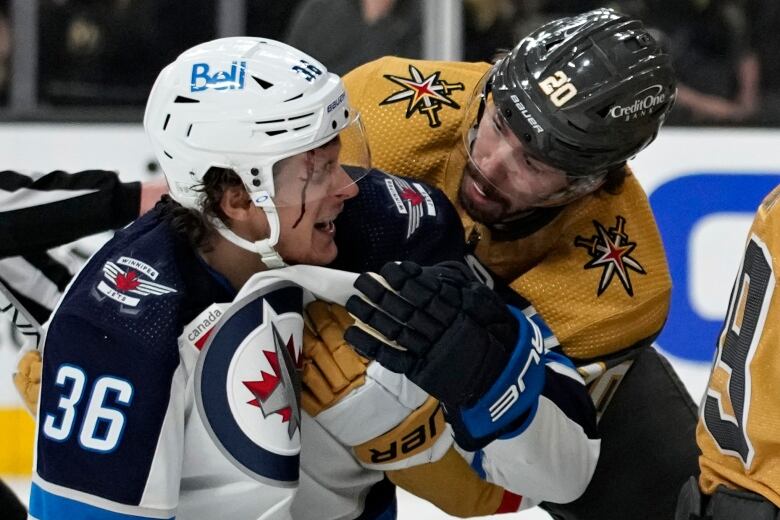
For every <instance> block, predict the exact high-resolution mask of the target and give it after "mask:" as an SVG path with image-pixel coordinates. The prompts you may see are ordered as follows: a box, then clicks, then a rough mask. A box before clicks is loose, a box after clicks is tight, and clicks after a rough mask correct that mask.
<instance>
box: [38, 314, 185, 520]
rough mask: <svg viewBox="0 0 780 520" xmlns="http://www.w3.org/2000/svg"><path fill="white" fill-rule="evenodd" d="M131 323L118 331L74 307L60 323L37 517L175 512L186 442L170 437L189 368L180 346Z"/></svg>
mask: <svg viewBox="0 0 780 520" xmlns="http://www.w3.org/2000/svg"><path fill="white" fill-rule="evenodd" d="M95 321H99V322H100V325H96V324H94V323H95ZM128 323H132V321H128V320H125V321H124V322H122V321H120V322H119V324H118V325H117V327H115V328H112V327H109V326H107V325H106V320H105V319H101V320H90V319H88V318H87V317H85V316H80V315H78V314H75V313H74V314H68V313H66V314H64V315H63V314H57V315H55V317H54V319H53V320H52V323H51V326H50V329H49V331H48V333H47V337H46V342H45V350H44V357H43V374H42V383H41V397H40V408H39V412H38V417H39V424H38V432H37V446H36V450H37V451H36V476H35V479H34V482H33V489H32V493H31V501H30V513H31V515H32V516H33V517H35V518H39V519H47V520H48V519H59V518H68V519H77V518H101V519H103V518H105V519H119V518H125V516H123V515H128V514H129V515H131V517H133V518H135V517H147V516H148V517H154V518H168V517H172V516H173V511H174V510H175V507H176V501H177V496H178V485H179V481H180V474H181V460H182V449H181V445H182V443H181V442H178V443H177V442H172V441H171V440H172V439H173V440H175V439H177V438H178V439H181V438H182V437H183V435H182V431H183V421H184V419H183V415H184V412H183V410H184V397H183V395H184V393H183V390H182V389H183V387H184V375H183V370H181V369H179V359H180V358H179V353H178V349H177V348H176V344H175V343H173V345H171V344H170V343H166V345H167V346H163V344H162V343H158V342H155V341H149V342H148V343H146V344H144V343H143V342H140V341H138V337H139V336H138V335H136V334H135V333H134V331H131V330H127V327H128V326H129V325H128ZM130 326H131V325H130ZM131 338H132V339H131ZM153 345H156V346H153ZM172 389H173V390H172ZM176 389H179V390H178V391H177V390H176ZM117 515H118V516H117Z"/></svg>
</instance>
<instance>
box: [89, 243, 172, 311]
mask: <svg viewBox="0 0 780 520" xmlns="http://www.w3.org/2000/svg"><path fill="white" fill-rule="evenodd" d="M120 265H124V266H127V267H128V269H127V270H125V269H122V267H120ZM158 275H159V273H158V272H157V271H156V270H155V269H154V268H152V267H151V266H149V265H148V264H146V263H144V262H141V261H140V260H136V259H134V258H130V257H126V256H123V257H121V258H119V259H118V260H117V261H116V262H112V261H108V262H106V263H105V264H104V265H103V277H104V278H105V280H101V281H100V283H99V284H98V285H97V290H98V291H100V292H101V293H102V294H103V295H105V296H108V297H109V298H111V299H112V300H114V301H117V302H119V303H121V304H122V305H126V306H128V307H137V306H138V304H139V303H140V302H141V298H140V297H144V296H152V295H154V296H160V295H163V294H169V293H174V292H176V289H174V288H173V287H168V286H166V285H162V284H159V283H156V282H153V281H151V280H154V279H156V278H157V276H158ZM150 278H151V280H150ZM131 294H134V295H137V296H139V297H135V296H131Z"/></svg>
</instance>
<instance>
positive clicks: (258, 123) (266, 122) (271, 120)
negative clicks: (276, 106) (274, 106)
mask: <svg viewBox="0 0 780 520" xmlns="http://www.w3.org/2000/svg"><path fill="white" fill-rule="evenodd" d="M271 123H284V119H269V120H268V121H255V124H256V125H268V124H271Z"/></svg>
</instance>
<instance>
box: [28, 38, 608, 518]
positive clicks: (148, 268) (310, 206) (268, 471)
mask: <svg viewBox="0 0 780 520" xmlns="http://www.w3.org/2000/svg"><path fill="white" fill-rule="evenodd" d="M280 49H281V51H280ZM285 53H288V54H285ZM289 53H292V56H291V55H290V54H289ZM278 54H285V55H284V56H283V57H282V58H281V59H280V58H279V56H278ZM276 65H278V66H276ZM334 78H335V77H334V76H332V75H328V74H327V72H326V71H325V69H324V67H322V65H320V64H319V63H317V62H316V61H314V60H312V59H311V58H309V57H307V56H305V55H301V54H299V53H296V52H295V51H294V50H292V49H290V48H289V47H286V46H281V45H280V44H277V43H276V42H271V41H268V40H257V39H228V40H218V41H216V42H212V43H211V44H206V45H203V46H198V47H196V48H195V49H193V50H192V51H190V52H188V53H185V54H184V55H182V57H180V58H179V60H177V62H175V63H174V64H172V65H171V66H169V68H167V69H166V70H165V71H163V73H162V74H161V76H160V78H159V79H158V82H157V83H156V85H155V88H154V89H153V91H152V94H151V96H150V101H149V105H148V107H147V114H146V117H145V124H146V128H147V131H148V132H149V134H150V136H151V138H152V142H153V145H154V146H155V149H156V152H157V155H158V158H159V159H160V162H161V164H162V166H163V169H164V171H165V173H166V177H167V178H168V180H169V184H170V187H171V194H172V196H173V197H174V199H175V200H176V201H177V202H179V203H180V204H181V206H183V207H179V206H178V205H176V204H174V203H172V202H168V203H166V204H163V205H161V206H160V207H159V208H158V209H157V210H155V212H153V213H152V214H151V215H150V216H148V217H145V218H143V219H141V220H140V221H139V222H137V223H136V224H135V225H133V226H131V227H130V228H129V229H127V230H125V231H123V232H122V233H120V234H119V235H118V236H117V237H116V238H115V239H114V240H113V241H112V242H111V243H109V245H108V246H106V248H105V249H104V250H102V251H101V252H100V253H98V254H97V255H96V256H95V257H94V258H93V259H92V260H91V261H90V263H89V264H88V266H87V267H86V269H85V270H84V271H82V273H81V274H80V275H79V277H78V279H77V280H76V282H75V283H74V285H73V287H72V288H71V290H70V291H69V293H68V295H67V296H66V298H65V300H64V301H63V303H62V305H61V307H60V308H59V310H58V311H57V314H56V315H55V318H54V320H53V321H52V323H51V327H50V329H49V334H48V337H47V340H46V355H45V359H44V375H43V390H42V394H41V395H42V399H41V404H40V409H39V417H40V422H39V424H40V427H39V432H38V445H37V461H36V475H35V480H34V487H33V491H32V496H31V514H32V515H33V517H35V518H80V517H88V516H90V515H98V516H100V515H102V516H104V517H106V518H122V515H135V516H140V517H144V516H146V517H153V518H170V517H173V516H179V517H181V518H213V517H215V516H217V515H223V516H225V515H227V516H228V517H230V518H277V517H280V518H284V517H286V516H288V514H289V508H290V503H291V499H292V497H293V494H294V493H293V490H294V488H295V486H296V483H297V480H298V478H299V457H298V451H299V449H300V447H299V444H300V425H301V422H303V428H304V431H305V432H306V438H307V442H306V443H305V444H304V451H303V454H302V455H301V457H300V460H301V464H302V468H301V472H300V478H301V482H302V484H303V485H302V488H301V492H300V493H299V495H298V497H297V498H296V500H295V504H296V506H295V507H294V509H293V510H294V511H296V512H297V514H298V515H299V516H301V517H305V518H342V517H343V518H357V517H358V516H360V517H364V518H392V517H393V514H394V511H393V508H392V504H391V503H390V502H388V496H389V495H388V492H385V493H384V496H382V493H381V492H375V491H376V490H377V489H381V488H382V487H381V486H377V484H378V483H381V482H382V476H383V472H384V471H385V470H402V469H404V468H407V467H409V466H411V465H415V464H420V463H424V462H431V461H435V460H436V459H438V458H439V457H441V456H443V455H444V453H445V452H446V451H447V450H448V448H449V447H450V445H451V442H452V437H451V432H450V430H449V428H448V427H445V426H444V424H443V421H442V420H441V413H440V412H439V413H438V415H437V417H438V418H437V421H440V422H438V423H437V431H436V435H435V437H434V438H431V439H429V440H428V441H427V442H425V443H424V444H423V445H422V446H417V447H415V449H414V450H413V453H404V456H403V457H400V458H399V459H398V460H380V461H373V462H372V461H371V460H370V459H371V453H374V452H376V446H378V444H372V442H373V441H375V440H377V441H378V442H381V441H386V440H388V439H391V438H392V437H393V436H394V435H403V431H404V428H408V427H409V425H410V423H413V422H414V421H415V420H417V419H418V416H419V415H421V410H422V412H425V411H428V410H429V408H430V409H432V410H433V411H434V412H435V411H436V404H435V402H434V401H435V400H432V399H430V398H429V396H427V395H426V394H425V392H423V391H422V390H421V389H420V388H419V387H417V386H416V385H414V384H412V383H411V382H409V381H408V380H407V379H406V378H405V377H403V376H401V375H397V374H389V373H388V372H387V371H386V370H384V369H382V368H381V367H380V366H379V365H377V364H371V367H370V368H369V369H368V370H366V372H365V374H366V375H365V379H366V380H370V381H371V384H365V385H362V386H361V388H359V389H356V392H354V393H353V394H352V396H351V399H350V401H351V404H347V408H345V406H344V403H342V405H341V406H339V407H336V406H332V407H329V408H330V409H329V410H328V411H327V412H326V413H318V414H316V415H317V417H316V419H315V420H312V419H313V417H312V416H311V415H308V414H305V413H304V414H300V412H299V411H298V405H297V400H296V390H295V387H296V375H295V368H294V367H295V365H297V364H298V363H299V362H300V359H299V352H300V342H301V334H302V318H301V316H300V310H301V307H302V304H303V303H305V302H306V301H308V299H310V298H311V297H312V294H311V293H310V292H306V291H303V290H301V289H300V287H299V286H300V285H302V286H304V287H306V288H307V289H309V290H310V291H312V292H314V293H317V294H318V295H320V296H322V297H325V298H326V299H329V300H330V301H334V302H338V303H345V301H346V299H347V297H348V296H349V293H350V291H349V290H348V289H345V288H348V287H349V286H350V285H351V282H352V281H353V280H354V276H352V277H350V276H348V275H335V274H333V273H331V276H332V278H330V279H324V278H322V277H319V278H316V276H318V275H317V274H312V273H311V271H310V270H307V268H305V267H303V266H300V267H295V268H290V269H283V270H279V271H275V272H273V273H267V275H266V274H260V275H257V276H255V277H254V278H253V279H252V280H251V283H249V284H247V285H245V286H244V288H243V289H242V290H241V292H240V293H239V294H238V295H237V296H235V289H237V288H238V287H241V286H242V285H244V282H245V281H246V280H247V279H248V278H249V277H250V276H251V275H252V274H253V273H257V272H260V271H264V270H265V269H266V267H281V266H283V265H285V263H298V264H300V263H311V264H323V263H327V262H330V261H331V260H333V257H334V256H335V253H336V248H335V246H334V244H333V240H332V239H333V235H334V232H335V227H334V225H333V220H334V219H335V217H336V216H337V215H338V213H339V211H340V210H341V207H342V204H343V203H344V202H345V201H346V200H347V199H349V198H350V197H352V196H354V195H355V193H356V192H357V190H356V188H355V186H353V183H354V180H356V179H357V178H358V177H360V175H362V173H363V172H364V169H363V168H362V166H364V164H365V161H358V164H353V165H346V166H345V169H342V168H341V167H339V165H338V161H337V159H338V151H339V150H338V147H339V142H338V140H337V139H334V137H335V136H336V134H337V133H338V132H339V131H346V132H356V133H360V129H359V125H357V124H356V123H355V121H354V119H353V118H354V117H355V114H354V112H352V111H351V110H350V109H349V108H348V106H347V104H346V99H345V97H344V95H343V90H339V85H340V84H339V82H338V79H337V78H335V80H334ZM252 89H254V90H252ZM264 96H265V97H264ZM350 155H351V156H352V155H354V153H350ZM360 155H361V154H358V156H360ZM363 156H364V157H365V156H367V153H366V154H363ZM347 172H349V174H347ZM388 180H390V178H388V179H379V183H381V184H385V185H387V181H388ZM391 182H396V181H392V180H391ZM400 182H402V181H400ZM415 188H416V187H415ZM416 189H422V190H423V191H418V192H417V195H416V198H415V199H414V200H416V201H417V203H418V204H419V203H420V202H421V201H425V202H426V203H430V202H431V201H429V200H428V199H426V191H425V188H416ZM246 192H249V197H247V196H246ZM388 193H391V192H388ZM406 195H407V196H411V195H412V194H409V193H407V194H406ZM428 196H430V195H428ZM427 207H428V209H429V210H430V208H431V204H427ZM186 208H190V209H196V210H197V211H196V212H195V213H193V212H192V211H188V210H187V209H186ZM418 209H419V208H418ZM422 216H424V212H423V214H422ZM417 217H420V214H419V213H418V214H417ZM413 221H414V219H411V218H410V220H409V222H410V225H411V223H412V222H413ZM212 225H213V226H214V228H212V227H210V226H212ZM412 231H414V230H413V229H411V228H410V233H411V232H412ZM407 238H409V237H408V236H407ZM423 238H424V237H423ZM460 238H462V232H461V233H459V239H458V240H459V241H460ZM258 253H259V254H258ZM402 256H403V255H402ZM328 282H330V283H328ZM460 282H465V285H468V284H470V283H471V281H469V280H460V281H459V282H458V283H460ZM468 290H474V287H473V286H471V287H470V288H469V289H468ZM482 294H483V295H484V296H485V297H486V298H490V297H492V296H490V295H489V294H485V293H482ZM234 296H235V299H234V303H233V304H232V305H230V306H229V305H228V303H227V302H228V301H229V300H230V299H231V298H233V297H234ZM497 315H500V318H501V319H504V320H508V321H511V322H512V323H514V320H515V318H514V317H512V315H511V314H510V313H509V312H508V311H504V312H503V313H501V312H498V311H497ZM493 318H495V317H493ZM518 319H519V320H520V326H521V327H522V328H523V330H526V331H528V330H530V331H533V330H536V326H535V325H531V324H530V320H526V319H525V318H523V317H520V316H518ZM217 322H219V325H218V326H217V328H214V324H215V323H217ZM479 325H480V324H477V325H476V327H477V328H478V327H479ZM510 332H511V330H510ZM472 333H475V331H472ZM503 336H505V337H502V338H501V341H499V343H502V344H501V345H498V346H499V347H500V348H501V349H502V350H503V351H504V352H505V353H509V352H511V351H512V349H513V348H515V347H516V346H517V345H519V343H522V345H521V347H522V349H527V348H528V347H529V345H530V343H529V341H530V340H529V338H528V336H527V335H526V337H525V339H524V340H522V341H520V342H518V339H519V338H516V337H515V336H514V335H513V334H511V333H509V334H504V335H503ZM532 336H533V334H532ZM177 337H178V339H177V340H176V338H177ZM207 338H208V339H207ZM174 341H176V343H177V347H175V348H171V345H173V343H174ZM491 341H492V340H491ZM494 343H495V341H494ZM200 349H203V350H202V351H201V350H200ZM199 351H200V352H199ZM526 353H527V351H526ZM452 354H453V355H457V351H453V352H452ZM516 365H517V363H512V366H513V367H514V366H516ZM539 366H540V367H541V366H543V364H540V365H539ZM541 370H542V371H544V370H543V369H541ZM534 372H535V373H536V374H537V379H536V382H535V384H534V387H535V388H534V391H529V392H526V393H525V394H524V399H523V406H532V407H534V409H535V405H534V404H533V403H534V402H535V397H536V396H538V395H539V393H540V392H541V391H542V386H544V385H543V384H542V381H543V379H539V378H538V377H539V375H540V374H541V372H539V369H535V370H534ZM551 377H552V378H553V379H554V377H553V376H551V375H549V373H548V376H547V379H548V383H547V384H548V385H549V384H550V381H549V380H550V378H551ZM577 379H578V378H577V376H576V374H575V376H574V378H573V379H572V381H573V382H572V383H569V385H570V386H573V387H574V391H573V392H572V393H573V394H576V395H577V396H578V397H583V399H579V400H577V402H585V403H586V404H587V403H589V401H587V399H586V398H584V396H585V394H584V389H583V388H582V385H581V381H578V380H577ZM501 384H502V383H501V382H500V381H499V382H497V385H498V386H500V385H501ZM569 390H571V388H569V389H567V392H569ZM380 394H381V395H380ZM377 396H379V399H377ZM355 403H363V404H364V405H366V404H371V405H374V406H376V407H378V408H379V409H380V411H379V413H377V411H376V409H375V408H373V407H368V406H357V407H356V406H354V404H355ZM422 405H425V407H423V406H422ZM428 405H432V408H431V406H428ZM560 406H561V401H560V400H558V401H556V402H554V403H553V407H554V408H555V407H558V408H559V409H558V410H557V411H556V410H552V416H554V417H559V418H560V419H559V420H558V423H557V424H559V425H560V426H561V427H562V428H563V429H564V430H565V431H567V432H570V433H567V434H566V436H565V438H566V440H567V446H566V448H567V450H566V451H561V453H577V454H579V455H580V457H579V458H576V459H574V460H576V463H574V464H569V465H568V466H565V465H563V464H561V463H560V462H561V461H560V460H554V459H553V460H554V462H556V463H557V464H555V467H554V468H550V471H546V472H545V476H543V477H542V478H540V479H538V480H536V481H537V482H544V481H545V479H547V480H550V479H549V478H548V477H550V476H554V475H556V474H559V472H560V471H561V469H562V468H565V467H567V468H568V469H571V472H572V473H573V474H576V475H577V476H576V479H567V481H574V482H575V485H574V486H573V487H571V486H570V487H571V488H572V489H579V488H584V485H586V484H587V480H588V479H589V476H590V474H591V473H592V469H593V467H594V465H595V453H597V449H596V450H595V451H594V450H593V449H592V445H593V443H594V442H597V441H593V440H591V439H590V438H589V437H591V436H592V431H591V426H592V424H590V422H589V415H588V412H590V411H591V410H590V409H589V408H585V409H584V410H582V411H580V412H581V413H580V412H578V413H577V417H576V418H574V419H567V418H566V417H565V415H566V414H565V413H563V414H562V413H561V412H560ZM350 407H351V408H350ZM337 408H338V409H339V411H338V413H336V410H337ZM423 408H424V409H423ZM549 408H550V407H549V406H547V409H549ZM345 409H346V412H344V413H346V414H347V415H341V417H342V418H344V417H349V418H350V421H341V422H340V421H338V420H334V419H337V418H338V417H339V414H341V412H342V411H343V410H345ZM523 410H527V408H523V409H522V410H520V409H518V410H517V411H516V412H513V413H512V414H508V415H507V417H512V420H511V421H508V422H506V424H502V428H500V429H493V430H492V431H490V432H488V434H487V435H486V436H485V435H482V441H480V442H481V443H487V442H490V441H491V440H493V439H495V438H496V437H497V436H499V435H501V436H502V437H505V436H506V434H509V433H511V434H513V435H514V436H516V437H519V436H520V434H521V433H523V432H525V431H526V429H527V427H528V426H529V425H530V424H531V422H532V421H530V419H529V420H526V419H528V414H527V413H526V414H525V415H523V414H524V412H523ZM320 411H321V410H320ZM567 411H568V410H567ZM534 413H535V412H534ZM518 414H519V415H518ZM550 416H551V415H550V414H548V413H544V414H542V413H539V414H536V419H534V421H533V422H535V423H536V424H542V423H545V421H543V420H542V419H545V418H547V417H550ZM407 418H409V419H408V420H407ZM518 421H520V422H518ZM521 423H522V424H521ZM580 423H582V424H580ZM546 424H549V423H546ZM353 425H358V426H361V431H358V430H357V429H356V428H354V427H353ZM469 426H470V425H464V427H465V428H468V427H469ZM521 426H522V428H520V427H521ZM506 427H508V428H509V429H507V428H506ZM307 428H308V429H307ZM518 428H520V429H518ZM347 430H352V431H351V432H348V431H347ZM561 431H562V430H561ZM483 433H484V432H480V434H483ZM356 434H358V435H356ZM537 437H538V436H537V434H534V437H531V436H527V438H528V439H533V440H532V441H531V442H530V445H532V446H533V445H534V443H535V442H538V438H537ZM359 440H362V441H363V442H358V441H359ZM357 444H363V446H358V445H357ZM500 444H501V443H500V442H499V443H497V445H500ZM508 444H509V445H512V444H511V443H508ZM526 444H529V443H526ZM596 446H597V444H596ZM307 448H308V451H307ZM361 448H363V449H362V452H363V458H361V453H360V452H361ZM555 451H556V450H555V449H546V450H541V451H540V453H545V454H550V453H554V452H555ZM366 453H367V454H368V456H367V458H368V460H366V456H365V454H366ZM480 456H481V455H480ZM547 460H551V459H545V458H544V457H539V458H538V459H537V460H536V463H538V467H539V468H540V469H545V470H547V468H544V464H542V462H543V461H547ZM507 462H509V463H510V465H512V466H515V467H517V465H515V464H511V460H508V461H507ZM474 464H475V467H476V463H474ZM75 468H78V471H76V470H75ZM489 469H490V468H489ZM524 469H525V470H529V469H530V468H528V467H526V468H524ZM497 471H498V473H500V472H501V468H499V469H498V470H497ZM488 473H490V471H488ZM493 473H494V475H495V474H498V473H497V472H496V471H494V472H493ZM517 474H518V475H522V479H523V480H528V479H526V478H525V475H523V474H522V472H518V473H517ZM487 476H488V477H490V476H491V475H487ZM530 480H531V481H533V480H534V479H530ZM578 486H579V487H578ZM385 489H386V488H385ZM526 489H529V490H530V489H533V488H526ZM391 492H392V491H390V492H389V493H391ZM553 495H554V493H553ZM377 497H378V499H377ZM389 498H390V499H392V496H389ZM540 498H549V497H548V496H541V497H540Z"/></svg>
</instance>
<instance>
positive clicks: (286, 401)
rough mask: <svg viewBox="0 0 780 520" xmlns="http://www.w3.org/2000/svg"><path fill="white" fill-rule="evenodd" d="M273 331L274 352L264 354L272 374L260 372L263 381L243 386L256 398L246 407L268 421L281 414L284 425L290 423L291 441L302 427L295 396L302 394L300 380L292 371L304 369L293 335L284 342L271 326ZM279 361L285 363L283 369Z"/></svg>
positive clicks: (274, 327)
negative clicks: (298, 387) (300, 426)
mask: <svg viewBox="0 0 780 520" xmlns="http://www.w3.org/2000/svg"><path fill="white" fill-rule="evenodd" d="M271 328H272V332H273V336H274V350H273V352H271V351H269V350H263V351H262V352H263V355H264V356H265V358H266V360H267V361H268V364H269V365H271V369H272V370H273V374H269V373H268V372H266V371H264V370H263V371H261V372H260V377H261V379H260V380H259V381H244V382H243V383H244V386H246V388H247V389H248V390H249V391H250V392H252V395H254V396H255V398H254V399H252V400H251V401H248V403H247V404H249V405H251V406H256V407H258V408H260V411H261V412H262V414H263V418H267V417H268V416H269V415H271V414H273V413H276V414H279V415H281V417H282V422H283V423H287V434H288V435H289V436H290V438H291V439H292V438H293V435H294V434H295V430H296V429H297V428H298V427H299V424H300V411H299V410H298V406H297V405H298V403H297V400H296V399H295V395H297V393H299V392H298V391H297V389H296V388H295V386H294V385H295V382H296V381H298V379H297V378H296V376H295V374H294V373H293V371H294V370H295V369H300V368H301V362H302V361H303V358H302V356H300V355H298V356H297V358H296V352H295V341H294V339H293V337H292V336H290V337H289V338H288V339H287V341H286V342H283V341H282V337H281V335H280V333H279V330H278V329H277V328H276V326H274V325H272V326H271ZM280 359H282V360H283V361H284V363H282V364H281V366H280V363H279V360H280ZM290 388H292V389H293V391H294V392H293V393H292V396H293V399H292V400H291V399H290V395H291V393H290ZM291 401H292V402H291Z"/></svg>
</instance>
